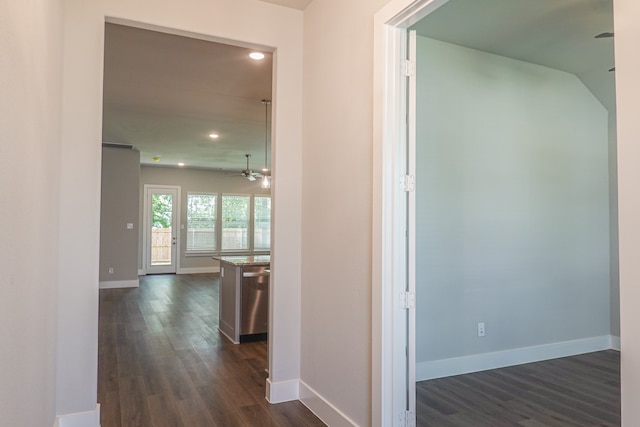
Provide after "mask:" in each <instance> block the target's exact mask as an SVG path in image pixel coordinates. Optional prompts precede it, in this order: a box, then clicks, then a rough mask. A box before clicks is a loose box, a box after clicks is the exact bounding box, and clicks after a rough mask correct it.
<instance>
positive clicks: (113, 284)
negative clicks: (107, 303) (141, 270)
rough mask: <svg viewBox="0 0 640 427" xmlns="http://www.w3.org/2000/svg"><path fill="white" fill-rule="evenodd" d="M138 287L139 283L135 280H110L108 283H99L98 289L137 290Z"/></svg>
mask: <svg viewBox="0 0 640 427" xmlns="http://www.w3.org/2000/svg"><path fill="white" fill-rule="evenodd" d="M139 286H140V281H139V280H138V279H136V280H112V281H109V282H100V283H99V284H98V287H99V288H100V289H118V288H137V287H139Z"/></svg>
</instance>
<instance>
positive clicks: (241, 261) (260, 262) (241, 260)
mask: <svg viewBox="0 0 640 427" xmlns="http://www.w3.org/2000/svg"><path fill="white" fill-rule="evenodd" d="M213 259H217V260H218V261H220V262H226V263H228V264H233V265H235V266H238V267H242V266H255V267H261V266H268V265H269V264H270V263H271V255H229V256H214V257H213Z"/></svg>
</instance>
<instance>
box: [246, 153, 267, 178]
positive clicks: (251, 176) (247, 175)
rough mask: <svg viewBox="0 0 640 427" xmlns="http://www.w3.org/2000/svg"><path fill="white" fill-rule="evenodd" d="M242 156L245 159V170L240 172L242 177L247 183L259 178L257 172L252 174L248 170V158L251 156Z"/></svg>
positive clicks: (259, 174)
mask: <svg viewBox="0 0 640 427" xmlns="http://www.w3.org/2000/svg"><path fill="white" fill-rule="evenodd" d="M244 156H245V157H246V158H247V168H246V169H245V170H243V171H242V175H243V176H244V177H245V178H247V179H248V180H249V181H255V180H256V178H259V177H261V176H262V174H261V173H259V172H254V171H252V170H251V169H249V157H251V154H245V155H244Z"/></svg>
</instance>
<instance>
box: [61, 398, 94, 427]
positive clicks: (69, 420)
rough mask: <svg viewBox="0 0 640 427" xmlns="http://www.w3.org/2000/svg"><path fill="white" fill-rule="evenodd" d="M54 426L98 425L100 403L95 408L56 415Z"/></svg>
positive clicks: (77, 426) (86, 426) (80, 426)
mask: <svg viewBox="0 0 640 427" xmlns="http://www.w3.org/2000/svg"><path fill="white" fill-rule="evenodd" d="M53 426H54V427H100V404H99V403H98V404H97V405H96V409H95V410H93V411H88V412H80V413H77V414H67V415H58V417H57V418H56V421H55V423H54V424H53Z"/></svg>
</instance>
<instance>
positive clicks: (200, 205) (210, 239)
mask: <svg viewBox="0 0 640 427" xmlns="http://www.w3.org/2000/svg"><path fill="white" fill-rule="evenodd" d="M217 200H218V196H217V195H215V194H189V195H187V251H215V250H216V240H217V239H216V212H217Z"/></svg>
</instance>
